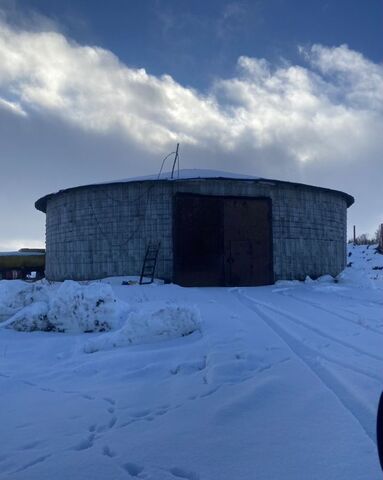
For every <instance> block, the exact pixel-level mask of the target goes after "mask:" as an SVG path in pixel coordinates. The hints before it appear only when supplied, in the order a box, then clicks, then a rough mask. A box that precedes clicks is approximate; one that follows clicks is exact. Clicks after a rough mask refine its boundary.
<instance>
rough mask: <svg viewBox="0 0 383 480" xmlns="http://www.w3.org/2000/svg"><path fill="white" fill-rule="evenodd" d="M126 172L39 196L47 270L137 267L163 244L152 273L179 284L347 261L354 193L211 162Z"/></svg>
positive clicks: (256, 278) (303, 270) (257, 277)
mask: <svg viewBox="0 0 383 480" xmlns="http://www.w3.org/2000/svg"><path fill="white" fill-rule="evenodd" d="M175 177H176V178H173V179H170V178H169V176H166V174H164V176H162V177H161V178H157V176H152V177H141V178H132V179H127V180H121V181H117V182H111V183H105V184H96V185H86V186H80V187H74V188H68V189H66V190H61V191H59V192H57V193H53V194H49V195H46V196H45V197H42V198H40V199H39V200H38V201H37V202H36V204H35V206H36V208H37V209H38V210H41V211H42V212H45V213H46V272H45V273H46V277H47V278H48V279H49V280H65V279H73V280H89V279H97V278H103V277H108V276H119V275H140V274H141V270H142V266H143V259H144V256H145V253H146V251H147V248H148V245H150V244H152V245H153V244H155V245H159V250H158V259H157V265H156V277H158V278H162V279H165V280H167V281H172V282H175V283H178V284H180V285H185V286H194V285H200V286H207V285H267V284H271V283H273V282H274V281H276V280H281V279H288V280H290V279H300V280H303V279H304V278H305V277H306V276H307V275H309V276H310V277H312V278H317V277H319V276H321V275H324V274H330V275H337V274H338V273H340V272H341V271H342V270H343V268H344V267H345V264H346V223H347V221H346V219H347V208H348V207H349V206H350V205H352V204H353V202H354V199H353V197H352V196H350V195H348V194H346V193H343V192H339V191H336V190H330V189H327V188H320V187H314V186H309V185H303V184H299V183H291V182H284V181H279V180H269V179H265V178H258V177H248V176H241V175H236V174H230V173H223V172H214V171H208V170H181V171H180V172H179V173H178V174H176V175H175Z"/></svg>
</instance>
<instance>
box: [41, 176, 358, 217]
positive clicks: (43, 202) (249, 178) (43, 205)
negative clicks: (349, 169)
mask: <svg viewBox="0 0 383 480" xmlns="http://www.w3.org/2000/svg"><path fill="white" fill-rule="evenodd" d="M198 179H201V180H202V179H206V180H208V179H211V180H213V179H215V180H240V181H252V182H270V183H275V184H288V185H296V186H301V187H306V188H312V189H319V190H323V191H327V192H334V193H338V194H340V195H342V196H343V197H344V198H345V200H346V202H347V207H350V206H351V205H352V204H353V203H354V197H352V196H351V195H349V194H347V193H344V192H341V191H339V190H332V189H329V188H324V187H317V186H314V185H306V184H303V183H295V182H287V181H283V180H274V179H269V178H264V177H256V176H252V175H242V174H239V173H232V172H224V171H221V170H204V169H182V170H175V171H174V175H173V178H172V177H171V172H162V173H161V174H156V175H146V176H141V177H130V178H124V179H120V180H111V181H108V182H101V183H92V184H89V185H79V186H76V187H70V188H65V189H63V190H59V191H58V192H55V193H50V194H48V195H45V196H44V197H41V198H39V199H38V200H37V201H36V202H35V207H36V208H37V210H40V211H41V212H44V213H45V212H46V206H47V201H48V200H49V199H50V198H52V197H53V196H55V195H57V194H59V193H63V192H69V191H72V190H78V189H81V188H91V187H97V186H102V185H113V184H123V183H134V182H153V181H161V182H162V181H165V182H177V181H185V180H198Z"/></svg>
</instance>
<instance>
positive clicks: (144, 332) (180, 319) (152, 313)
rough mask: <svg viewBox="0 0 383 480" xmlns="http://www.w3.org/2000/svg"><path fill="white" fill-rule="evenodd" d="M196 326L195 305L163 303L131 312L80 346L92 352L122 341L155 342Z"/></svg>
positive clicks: (185, 331)
mask: <svg viewBox="0 0 383 480" xmlns="http://www.w3.org/2000/svg"><path fill="white" fill-rule="evenodd" d="M199 330H200V315H199V311H198V310H197V309H196V308H195V307H190V306H187V307H186V306H179V305H167V306H165V307H160V308H155V309H152V310H149V311H140V312H131V313H130V314H129V316H128V318H127V321H126V322H125V324H124V325H123V327H122V328H120V329H119V330H117V331H116V332H111V333H108V334H105V335H100V336H98V337H96V338H93V339H92V340H90V341H89V342H88V343H87V344H86V345H85V346H84V351H85V352H86V353H93V352H97V351H99V350H109V349H111V348H115V347H121V346H125V345H134V344H142V343H155V342H159V341H161V340H169V339H173V338H178V337H184V336H186V335H190V334H191V333H193V332H195V331H199Z"/></svg>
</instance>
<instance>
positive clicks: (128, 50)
mask: <svg viewBox="0 0 383 480" xmlns="http://www.w3.org/2000/svg"><path fill="white" fill-rule="evenodd" d="M382 34H383V2H381V1H378V0H368V1H364V2H362V1H359V0H358V1H357V0H349V1H346V0H336V1H331V2H330V1H309V0H306V1H303V0H289V1H287V0H267V1H266V0H254V1H251V2H250V1H232V2H227V1H218V0H213V1H205V2H202V1H199V0H198V1H197V0H195V1H186V0H179V1H175V0H174V1H169V0H167V1H162V0H157V1H152V0H150V1H149V0H148V1H142V2H138V1H137V2H133V1H122V0H120V1H115V0H111V1H108V2H101V1H100V2H97V1H90V0H88V1H85V0H76V1H75V0H66V1H55V0H49V1H48V0H23V1H17V0H2V1H0V136H1V138H2V148H1V158H0V166H1V171H2V175H1V177H0V182H1V183H0V187H1V188H0V221H1V224H2V225H6V228H4V229H2V232H1V234H0V249H13V248H19V247H21V246H33V245H35V246H37V245H39V246H41V245H42V244H43V242H44V216H43V215H42V214H41V213H40V212H37V211H36V210H35V209H34V201H35V200H36V199H37V198H39V197H40V196H43V195H45V194H46V193H49V192H52V191H56V190H58V189H60V188H65V187H70V186H74V185H79V184H87V183H93V182H104V181H107V180H108V179H117V178H127V177H129V176H137V175H144V174H148V173H153V172H154V173H155V172H157V171H158V169H159V166H160V163H161V159H162V158H163V157H164V156H165V155H166V154H167V153H168V152H170V151H172V150H173V149H174V146H175V143H176V142H180V143H181V150H180V153H181V156H180V158H181V166H182V167H184V168H208V169H218V170H227V171H233V172H238V173H249V174H251V175H258V176H264V177H269V178H278V179H281V180H288V181H297V182H304V183H310V184H314V185H320V186H324V187H329V188H335V189H338V190H344V191H346V192H348V193H350V194H352V195H354V196H355V197H356V203H355V206H353V207H352V208H351V209H350V210H349V223H350V225H353V224H356V225H357V231H358V232H359V233H362V232H370V233H373V232H374V231H375V230H376V228H377V226H378V223H380V222H382V220H383V218H382V211H381V207H380V206H379V203H378V202H377V201H376V198H377V197H378V195H379V196H380V195H381V193H380V192H381V185H382V184H383V168H382V166H381V155H382V149H383V138H382V137H383V136H382V133H381V132H382V131H383V66H382V57H383V56H382V49H383V42H382V37H383V35H382ZM16 192H17V194H16ZM10 205H11V208H10Z"/></svg>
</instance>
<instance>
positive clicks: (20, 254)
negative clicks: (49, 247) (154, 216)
mask: <svg viewBox="0 0 383 480" xmlns="http://www.w3.org/2000/svg"><path fill="white" fill-rule="evenodd" d="M41 255H42V256H44V255H45V253H43V252H33V251H29V252H0V257H31V256H32V257H36V256H41Z"/></svg>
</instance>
